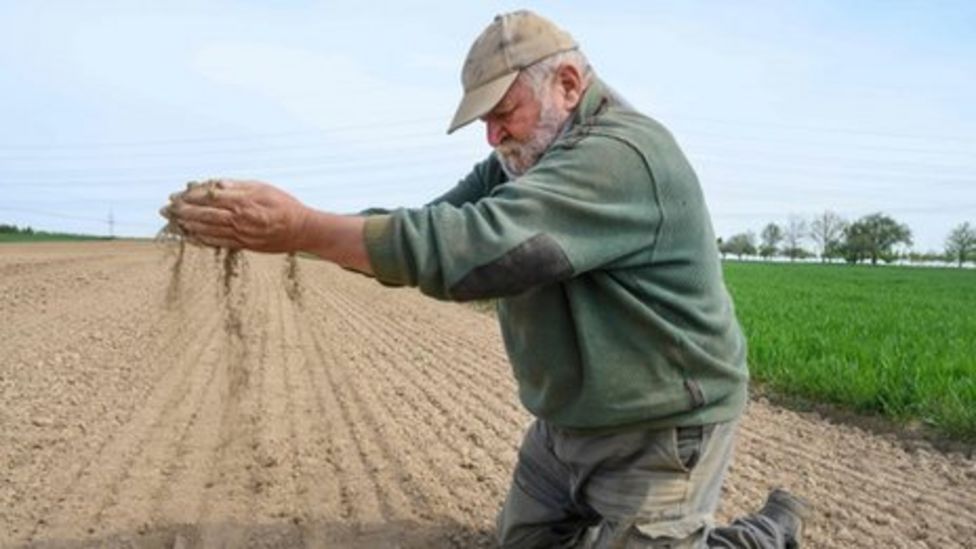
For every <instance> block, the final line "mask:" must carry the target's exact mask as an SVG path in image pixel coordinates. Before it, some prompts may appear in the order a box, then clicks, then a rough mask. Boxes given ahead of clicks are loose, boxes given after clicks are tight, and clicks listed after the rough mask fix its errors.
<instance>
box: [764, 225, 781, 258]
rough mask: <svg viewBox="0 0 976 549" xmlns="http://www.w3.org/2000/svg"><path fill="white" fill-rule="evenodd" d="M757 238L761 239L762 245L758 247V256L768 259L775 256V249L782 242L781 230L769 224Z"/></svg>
mask: <svg viewBox="0 0 976 549" xmlns="http://www.w3.org/2000/svg"><path fill="white" fill-rule="evenodd" d="M759 238H761V239H762V245H760V246H759V255H761V256H763V257H765V258H769V257H772V256H774V255H776V247H777V246H779V243H780V242H781V241H782V240H783V229H781V228H780V226H779V225H777V224H775V223H769V224H767V225H766V226H765V227H763V230H762V232H761V233H759Z"/></svg>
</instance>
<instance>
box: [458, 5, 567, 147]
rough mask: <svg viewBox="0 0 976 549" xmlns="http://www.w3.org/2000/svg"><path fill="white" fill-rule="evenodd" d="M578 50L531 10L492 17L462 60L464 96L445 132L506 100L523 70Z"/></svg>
mask: <svg viewBox="0 0 976 549" xmlns="http://www.w3.org/2000/svg"><path fill="white" fill-rule="evenodd" d="M577 47H578V45H577V44H576V41H574V40H573V37H572V36H570V35H569V33H567V32H566V31H564V30H562V29H560V28H559V27H557V26H556V25H555V24H554V23H553V22H552V21H549V20H548V19H546V18H544V17H541V16H539V15H536V14H535V13H532V12H531V11H528V10H519V11H514V12H512V13H505V14H502V15H498V16H495V20H494V21H492V22H491V24H490V25H488V28H486V29H485V30H484V31H483V32H482V33H481V35H480V36H478V39H477V40H475V41H474V44H472V46H471V50H469V51H468V57H467V58H466V59H465V60H464V68H463V69H462V70H461V84H462V85H463V86H464V97H462V98H461V104H460V105H459V106H458V109H457V112H456V113H455V114H454V119H453V120H451V125H450V127H449V128H448V129H447V133H451V132H453V131H454V130H456V129H458V128H460V127H462V126H466V125H468V124H470V123H471V122H473V121H475V120H477V119H478V118H481V117H482V116H484V115H486V114H488V112H490V111H491V109H493V108H494V107H495V105H497V104H498V102H499V101H501V100H502V97H505V92H507V91H508V88H509V87H511V86H512V83H514V82H515V79H516V78H518V75H519V71H521V70H522V69H524V68H526V67H528V66H529V65H531V64H533V63H535V62H537V61H541V60H542V59H545V58H546V57H549V56H550V55H555V54H557V53H560V52H564V51H568V50H573V49H576V48H577Z"/></svg>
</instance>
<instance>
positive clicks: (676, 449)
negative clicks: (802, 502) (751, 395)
mask: <svg viewBox="0 0 976 549" xmlns="http://www.w3.org/2000/svg"><path fill="white" fill-rule="evenodd" d="M737 428H738V422H737V421H732V422H727V423H719V424H714V425H707V426H704V427H702V426H697V427H679V428H668V429H660V430H638V431H631V432H626V433H618V434H608V435H581V434H575V433H569V432H566V431H563V430H560V429H557V428H555V427H552V426H550V425H548V424H547V423H546V422H544V421H541V420H536V421H535V422H533V423H532V425H531V426H530V427H529V430H528V432H527V433H526V435H525V439H524V440H523V442H522V446H521V448H520V449H519V457H518V463H517V465H516V467H515V473H514V475H513V479H512V485H511V488H510V489H509V493H508V497H507V498H506V501H505V504H504V506H503V507H502V510H501V513H500V514H499V516H498V541H499V544H500V545H501V546H502V547H518V548H527V547H598V548H608V547H662V548H664V547H666V548H682V549H683V548H700V547H720V548H729V549H731V548H739V547H747V548H757V549H759V548H774V547H776V548H778V547H784V544H785V540H784V535H783V533H782V532H781V530H780V527H779V525H778V524H776V523H775V522H774V521H772V520H770V519H768V518H767V517H765V516H762V515H750V516H748V517H744V518H741V519H738V520H736V521H735V522H733V523H732V524H731V525H729V526H724V527H718V528H716V527H714V526H713V518H712V517H713V513H714V512H715V508H716V507H717V506H718V500H719V495H720V493H721V488H722V481H723V480H724V477H725V473H726V471H727V469H728V466H729V463H730V462H731V459H732V446H733V442H734V440H735V433H736V430H737Z"/></svg>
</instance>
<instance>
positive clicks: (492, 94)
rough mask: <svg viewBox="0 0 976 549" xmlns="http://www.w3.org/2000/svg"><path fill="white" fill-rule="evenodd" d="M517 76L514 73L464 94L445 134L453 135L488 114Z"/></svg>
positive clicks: (516, 73)
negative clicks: (455, 131)
mask: <svg viewBox="0 0 976 549" xmlns="http://www.w3.org/2000/svg"><path fill="white" fill-rule="evenodd" d="M518 75H519V73H518V71H514V72H511V73H509V74H506V75H504V76H500V77H498V78H496V79H494V80H492V81H491V82H488V83H487V84H484V85H482V86H479V87H477V88H475V89H473V90H470V91H468V92H465V94H464V97H462V98H461V104H460V105H458V109H457V112H456V113H454V120H451V125H450V127H448V128H447V133H453V132H454V130H457V129H458V128H462V127H464V126H467V125H468V124H470V123H472V122H474V121H475V120H477V119H479V118H481V117H482V116H484V115H486V114H488V113H489V112H490V111H491V109H493V108H495V105H497V104H498V102H499V101H501V100H502V98H503V97H505V92H507V91H508V88H510V87H512V84H513V83H514V82H515V79H516V78H518Z"/></svg>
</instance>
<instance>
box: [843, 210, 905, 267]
mask: <svg viewBox="0 0 976 549" xmlns="http://www.w3.org/2000/svg"><path fill="white" fill-rule="evenodd" d="M899 243H903V244H911V243H912V231H911V229H909V228H908V225H904V224H902V223H898V222H897V221H895V220H894V219H892V218H891V217H889V216H887V215H885V214H883V213H880V212H879V213H874V214H871V215H866V216H864V217H862V218H861V219H858V220H857V221H855V222H854V223H851V224H850V225H848V226H847V228H846V229H844V244H843V256H844V258H845V259H846V260H847V261H848V262H849V263H857V262H860V261H864V260H867V259H870V260H871V264H872V265H877V264H878V259H882V260H885V261H890V260H891V258H892V248H894V247H895V245H896V244H899Z"/></svg>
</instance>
